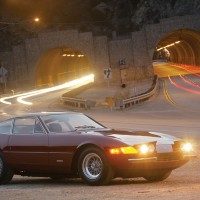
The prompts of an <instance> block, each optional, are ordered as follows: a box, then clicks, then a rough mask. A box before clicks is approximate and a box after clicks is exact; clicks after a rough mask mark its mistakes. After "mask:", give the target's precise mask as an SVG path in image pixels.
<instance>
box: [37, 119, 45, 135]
mask: <svg viewBox="0 0 200 200" xmlns="http://www.w3.org/2000/svg"><path fill="white" fill-rule="evenodd" d="M34 133H35V134H40V133H42V134H45V131H44V129H43V128H42V125H41V123H40V122H39V120H38V119H37V120H36V122H35V128H34Z"/></svg>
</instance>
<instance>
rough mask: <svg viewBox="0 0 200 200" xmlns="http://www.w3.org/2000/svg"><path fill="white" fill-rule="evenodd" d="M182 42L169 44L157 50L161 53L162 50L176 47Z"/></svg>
mask: <svg viewBox="0 0 200 200" xmlns="http://www.w3.org/2000/svg"><path fill="white" fill-rule="evenodd" d="M180 42H181V41H180V40H178V41H176V42H174V43H171V44H168V45H166V46H164V47H160V48H159V49H156V51H161V50H163V49H166V48H168V47H171V46H174V45H176V44H179V43H180Z"/></svg>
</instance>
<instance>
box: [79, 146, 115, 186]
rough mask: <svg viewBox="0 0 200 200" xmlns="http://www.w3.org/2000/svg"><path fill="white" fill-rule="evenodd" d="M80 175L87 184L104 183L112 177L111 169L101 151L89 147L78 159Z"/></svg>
mask: <svg viewBox="0 0 200 200" xmlns="http://www.w3.org/2000/svg"><path fill="white" fill-rule="evenodd" d="M78 172H79V175H80V177H81V178H82V179H83V180H84V181H85V182H86V183H87V184H89V185H105V184H107V183H109V182H110V180H111V179H112V178H113V170H112V168H111V166H110V165H109V163H108V161H107V159H106V157H105V155H104V154H103V152H102V151H101V150H100V149H98V148H96V147H90V148H87V149H85V150H84V151H83V152H82V153H81V155H80V157H79V159H78Z"/></svg>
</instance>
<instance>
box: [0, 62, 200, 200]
mask: <svg viewBox="0 0 200 200" xmlns="http://www.w3.org/2000/svg"><path fill="white" fill-rule="evenodd" d="M157 66H158V67H157V68H155V71H156V70H157V73H158V74H159V76H160V77H161V78H162V79H161V80H160V89H159V92H158V94H157V95H156V96H155V97H154V98H152V99H151V100H149V101H148V102H145V103H143V104H141V105H137V106H135V107H134V108H132V109H130V110H126V111H111V110H110V109H109V108H104V109H91V110H82V112H84V113H86V114H87V115H89V116H91V117H93V118H95V119H96V120H97V121H99V122H101V123H103V124H104V125H106V126H109V127H111V128H117V129H128V130H151V131H158V132H164V133H169V134H172V135H175V136H178V137H182V138H189V139H190V140H191V141H193V143H194V145H195V148H196V152H197V154H200V123H199V121H200V106H199V100H200V96H199V95H200V94H199V91H200V87H199V85H200V79H199V76H198V74H197V73H198V71H197V70H196V69H193V70H192V71H187V70H188V68H178V67H175V66H172V67H169V66H166V65H157ZM163 68H164V70H163ZM179 69H180V70H179ZM177 70H178V71H177ZM166 71H168V72H166ZM186 72H187V73H186ZM181 74H182V76H180V75H181ZM168 75H169V76H170V77H171V78H169V77H168ZM174 75H176V76H175V77H174ZM183 78H184V79H183ZM185 80H187V81H185ZM97 92H98V91H97ZM61 93H63V91H59V92H56V93H52V94H47V95H45V96H42V97H37V98H34V102H35V104H34V105H33V106H31V107H30V106H20V105H19V104H14V105H12V106H9V105H7V106H4V105H1V106H0V109H1V112H2V113H3V112H7V113H9V114H18V113H24V112H34V111H48V110H50V111H66V110H68V108H66V107H63V106H62V105H60V103H59V96H60V95H61ZM199 196H200V160H199V159H197V160H194V161H191V162H189V163H188V164H186V165H185V166H183V167H181V168H179V169H177V170H174V171H173V173H172V174H171V176H170V177H169V178H168V179H166V180H165V181H162V182H158V183H148V182H146V181H145V180H143V179H125V180H122V179H117V180H113V181H112V183H111V184H110V185H109V186H101V187H90V186H87V185H85V184H84V183H83V182H82V181H81V180H79V179H69V180H62V181H52V180H50V179H47V178H27V177H26V178H23V177H19V176H15V177H14V179H13V181H12V182H11V184H9V185H6V186H0V200H12V199H13V200H14V199H15V200H18V199H20V200H29V199H30V200H36V199H44V200H46V199H47V200H54V199H59V200H62V199H94V200H95V199H109V200H112V199H113V200H116V199H149V200H151V199H152V200H153V199H156V200H157V199H162V200H163V199H164V200H165V199H170V200H171V199H175V200H178V199H187V200H190V199H191V200H196V199H199Z"/></svg>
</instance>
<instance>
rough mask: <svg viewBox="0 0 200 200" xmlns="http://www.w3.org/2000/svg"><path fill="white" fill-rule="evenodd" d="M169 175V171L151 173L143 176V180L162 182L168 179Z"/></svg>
mask: <svg viewBox="0 0 200 200" xmlns="http://www.w3.org/2000/svg"><path fill="white" fill-rule="evenodd" d="M170 174H171V171H164V172H152V173H149V174H148V175H146V176H144V178H145V179H146V180H147V181H150V182H156V181H163V180H165V179H166V178H168V177H169V175H170Z"/></svg>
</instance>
